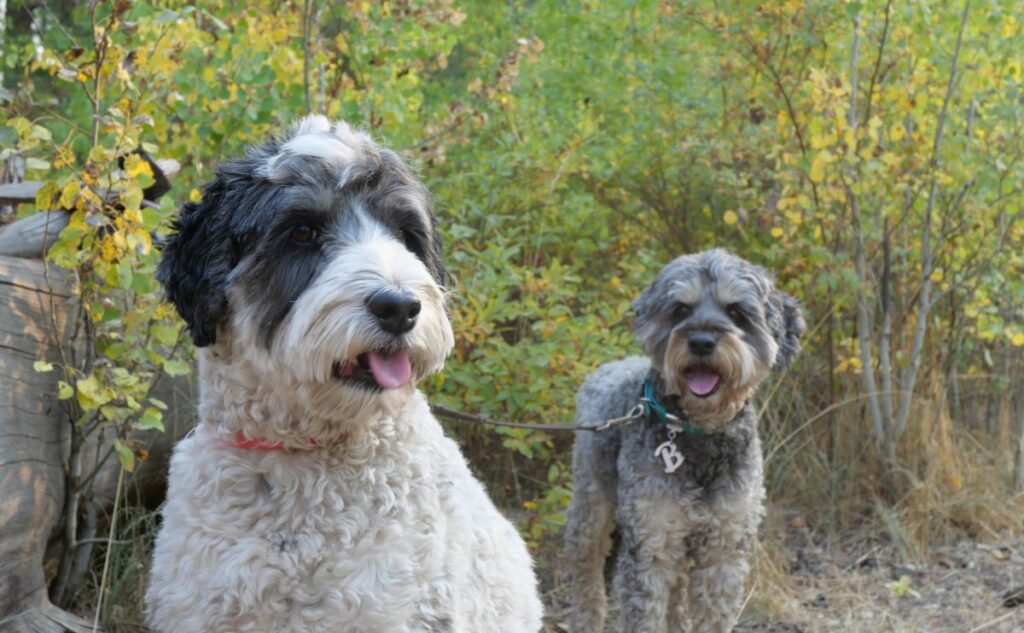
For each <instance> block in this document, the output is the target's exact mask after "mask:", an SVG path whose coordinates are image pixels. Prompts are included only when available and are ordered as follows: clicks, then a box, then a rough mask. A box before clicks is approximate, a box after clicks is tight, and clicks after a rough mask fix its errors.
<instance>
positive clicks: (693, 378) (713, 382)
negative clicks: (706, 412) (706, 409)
mask: <svg viewBox="0 0 1024 633" xmlns="http://www.w3.org/2000/svg"><path fill="white" fill-rule="evenodd" d="M683 377H684V378H686V387H687V389H689V390H690V393H692V394H693V395H695V396H697V397H698V398H708V397H711V396H713V395H714V394H715V392H716V391H718V385H719V383H721V382H722V377H721V376H720V375H719V374H718V372H716V371H714V370H712V369H709V368H707V367H692V368H690V369H687V370H686V373H684V374H683Z"/></svg>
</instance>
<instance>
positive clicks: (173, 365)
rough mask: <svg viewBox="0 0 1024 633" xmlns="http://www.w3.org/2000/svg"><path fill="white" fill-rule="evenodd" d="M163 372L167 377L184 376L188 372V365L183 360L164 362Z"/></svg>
mask: <svg viewBox="0 0 1024 633" xmlns="http://www.w3.org/2000/svg"><path fill="white" fill-rule="evenodd" d="M164 371H165V372H167V375H168V376H184V375H186V374H188V372H189V366H188V363H186V362H185V361H183V360H166V361H164Z"/></svg>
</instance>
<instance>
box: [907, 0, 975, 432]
mask: <svg viewBox="0 0 1024 633" xmlns="http://www.w3.org/2000/svg"><path fill="white" fill-rule="evenodd" d="M970 7H971V3H970V2H969V1H967V2H964V10H963V12H962V14H961V16H960V30H959V32H958V33H957V37H956V48H955V49H954V51H953V61H952V64H951V67H950V70H949V83H948V84H947V85H946V96H945V99H943V101H942V111H941V112H940V113H939V120H938V124H937V125H936V128H935V140H934V141H933V143H932V156H931V160H930V161H929V167H930V170H931V182H930V184H929V189H928V202H927V203H926V206H925V212H924V223H923V226H922V227H921V294H920V295H919V296H918V304H917V305H918V307H917V326H916V328H915V331H914V342H913V345H912V347H911V352H910V364H909V365H908V366H907V369H906V372H905V373H904V378H903V385H902V387H903V396H902V397H901V398H900V408H899V413H898V414H897V419H896V436H897V437H899V436H900V435H902V434H903V431H904V429H905V428H906V424H907V417H908V416H909V415H910V397H909V396H908V394H909V393H912V392H913V391H914V385H915V383H916V382H917V373H918V370H919V369H920V368H921V351H922V349H923V348H924V338H925V334H926V333H927V330H928V313H929V311H930V310H931V307H932V303H931V289H932V264H933V259H934V253H933V252H932V241H931V230H932V215H933V213H934V210H935V197H936V195H937V193H938V186H939V181H938V168H939V150H940V149H941V148H942V135H943V131H944V130H945V126H946V117H947V115H948V114H949V102H950V101H951V100H952V97H953V90H954V88H955V86H956V80H957V68H958V65H959V62H960V50H961V47H962V46H963V39H964V30H966V28H967V15H968V12H969V10H970Z"/></svg>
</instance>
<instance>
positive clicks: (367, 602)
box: [146, 117, 541, 633]
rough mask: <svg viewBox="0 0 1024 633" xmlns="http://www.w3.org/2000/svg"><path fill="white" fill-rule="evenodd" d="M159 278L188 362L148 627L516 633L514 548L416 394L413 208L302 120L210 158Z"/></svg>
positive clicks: (429, 256)
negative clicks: (189, 421) (193, 398)
mask: <svg viewBox="0 0 1024 633" xmlns="http://www.w3.org/2000/svg"><path fill="white" fill-rule="evenodd" d="M177 228H178V232H177V234H176V235H174V236H172V237H171V238H170V240H169V241H168V244H167V246H166V248H165V251H164V256H163V260H162V262H161V265H160V269H159V278H160V281H161V282H162V283H163V284H164V287H165V288H166V291H167V295H168V297H169V298H170V300H171V301H172V302H173V303H174V305H175V306H176V307H177V309H178V311H179V313H180V314H181V316H182V318H183V319H184V320H185V322H186V323H187V325H188V328H189V331H190V333H191V334H192V337H193V339H194V341H195V344H196V347H197V348H198V356H199V387H200V398H199V419H200V422H199V426H198V427H197V429H196V431H195V432H194V433H193V434H192V435H191V436H190V437H188V438H187V439H185V440H184V441H182V442H181V443H180V444H179V445H178V446H177V448H176V449H175V452H174V457H173V460H172V464H171V473H170V487H169V491H168V498H167V503H166V506H165V507H164V510H163V525H162V526H161V529H160V533H159V535H158V537H157V544H156V551H155V554H154V561H153V568H152V573H151V577H150V586H149V590H148V593H147V595H146V602H147V613H148V621H149V624H150V626H151V627H152V628H153V630H154V631H159V632H163V633H172V632H177V631H181V632H187V633H197V632H200V631H203V632H214V631H225V632H226V631H302V632H314V631H352V632H366V633H371V632H372V633H378V632H384V631H424V632H426V631H438V632H440V631H445V632H457V631H466V632H474V633H475V632H480V631H503V632H505V631H507V632H520V631H521V632H534V631H537V630H538V629H539V628H540V624H541V604H540V600H539V598H538V596H537V587H536V579H535V577H534V573H533V569H532V564H531V560H530V557H529V554H528V553H527V550H526V547H525V545H524V543H523V541H522V539H521V538H520V536H519V535H518V533H517V532H516V530H515V529H514V528H513V526H512V525H511V524H510V523H509V522H508V521H507V520H506V519H505V518H504V517H502V515H501V514H500V513H499V512H498V510H497V509H496V508H495V507H494V505H493V503H492V502H491V500H490V499H489V498H488V496H487V494H486V492H485V491H484V489H483V487H482V486H481V485H480V483H479V482H478V481H477V480H475V479H474V478H473V476H472V475H471V473H470V471H469V469H468V468H467V466H466V462H465V460H464V458H463V457H462V455H461V454H460V452H459V450H458V447H457V446H456V444H455V443H454V442H452V441H451V440H449V439H448V438H446V437H445V436H444V434H443V432H442V429H441V427H440V425H439V424H438V423H437V421H436V420H435V419H434V418H433V416H432V415H431V413H430V410H429V408H428V406H427V402H426V400H425V399H424V397H423V396H422V394H420V393H419V392H418V391H417V390H416V389H415V383H416V381H418V380H419V379H421V378H423V377H425V376H427V375H429V374H430V373H432V372H435V371H437V370H439V369H440V368H441V366H442V364H443V362H444V359H445V357H446V356H447V354H448V353H449V352H450V350H451V348H452V345H453V336H452V332H451V326H450V325H449V322H448V317H447V314H446V311H445V305H444V304H445V294H444V289H443V288H444V284H445V281H446V273H445V269H444V265H443V262H442V260H441V243H440V240H439V238H438V234H437V230H436V225H435V221H434V217H433V215H432V214H431V203H430V198H429V195H428V193H427V191H426V189H425V188H424V186H423V185H422V184H421V183H420V182H419V181H418V180H417V179H416V177H415V176H414V175H413V173H412V172H411V171H410V170H409V169H408V168H407V167H406V166H405V165H403V164H402V162H401V160H400V159H399V158H398V156H397V155H396V154H395V153H393V152H391V151H388V150H386V149H383V148H381V147H380V146H378V145H377V144H375V143H374V142H373V140H371V139H370V137H369V136H368V135H366V134H364V133H361V132H358V131H356V130H354V129H352V128H350V127H349V126H348V125H346V124H345V123H342V122H338V123H331V122H329V121H328V120H327V119H325V118H323V117H309V118H307V119H304V120H302V121H300V122H299V123H298V124H297V125H295V126H294V127H293V128H292V129H291V131H290V132H289V133H288V134H287V135H286V136H285V137H283V138H278V139H271V140H270V141H268V142H267V143H265V144H263V145H261V146H259V147H255V148H253V149H251V150H250V151H249V153H248V154H247V156H246V157H244V158H241V159H238V160H232V161H229V162H226V163H224V164H223V165H221V167H220V168H219V170H218V172H217V175H216V178H215V179H214V180H213V181H212V182H211V183H209V184H208V185H207V186H206V188H205V189H204V191H203V197H202V201H201V202H199V203H197V204H191V203H190V204H186V205H185V206H184V207H183V208H182V211H181V215H180V219H179V220H178V224H177Z"/></svg>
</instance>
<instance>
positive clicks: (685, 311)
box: [672, 303, 693, 321]
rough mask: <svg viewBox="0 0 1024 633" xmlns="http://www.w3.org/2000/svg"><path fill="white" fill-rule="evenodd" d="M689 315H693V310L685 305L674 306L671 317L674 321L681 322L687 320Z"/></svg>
mask: <svg viewBox="0 0 1024 633" xmlns="http://www.w3.org/2000/svg"><path fill="white" fill-rule="evenodd" d="M691 314H693V308H691V307H690V306H688V305H686V304H685V303H678V304H676V307H675V310H673V311H672V317H673V318H674V319H675V320H676V321H682V320H683V319H687V318H689V317H690V315H691Z"/></svg>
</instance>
